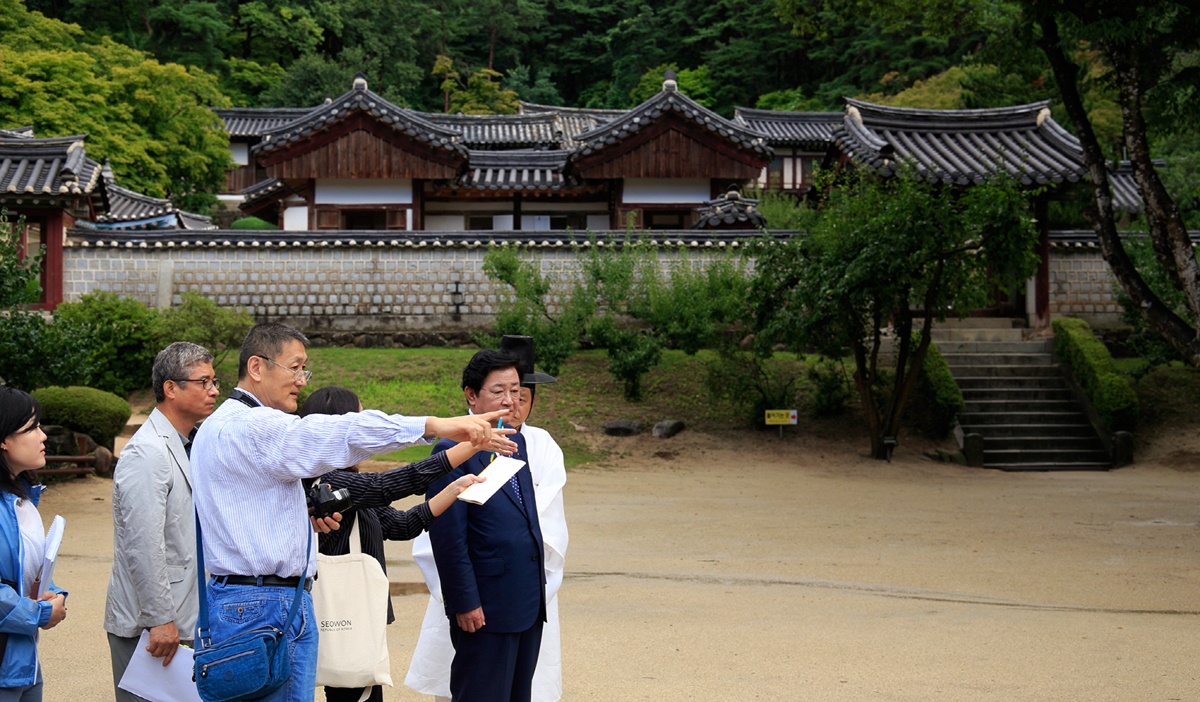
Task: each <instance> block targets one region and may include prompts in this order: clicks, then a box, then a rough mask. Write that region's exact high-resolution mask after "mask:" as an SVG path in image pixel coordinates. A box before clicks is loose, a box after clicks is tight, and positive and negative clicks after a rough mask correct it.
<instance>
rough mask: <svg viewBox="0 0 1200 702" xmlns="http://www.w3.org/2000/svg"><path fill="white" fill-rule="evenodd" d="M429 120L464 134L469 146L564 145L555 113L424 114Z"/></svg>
mask: <svg viewBox="0 0 1200 702" xmlns="http://www.w3.org/2000/svg"><path fill="white" fill-rule="evenodd" d="M421 115H422V116H423V117H425V118H426V119H428V120H429V121H430V122H432V123H434V124H436V125H438V126H440V127H443V128H444V129H446V130H449V131H456V132H458V133H460V134H461V135H462V137H461V139H462V142H463V144H465V145H466V146H467V148H470V149H488V148H495V147H500V148H507V149H513V148H518V149H519V148H533V147H538V146H541V147H549V148H562V142H563V139H564V135H563V133H562V129H561V128H560V125H559V124H558V120H557V119H556V118H555V115H553V114H551V113H545V114H538V115H443V114H431V113H421Z"/></svg>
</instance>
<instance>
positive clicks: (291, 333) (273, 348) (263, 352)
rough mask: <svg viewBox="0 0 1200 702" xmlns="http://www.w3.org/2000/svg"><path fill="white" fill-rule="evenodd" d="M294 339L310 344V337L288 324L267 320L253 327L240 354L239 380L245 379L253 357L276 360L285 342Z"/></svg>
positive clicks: (244, 341) (244, 340) (243, 343)
mask: <svg viewBox="0 0 1200 702" xmlns="http://www.w3.org/2000/svg"><path fill="white" fill-rule="evenodd" d="M292 340H295V341H299V342H300V343H301V344H304V345H305V346H308V337H307V336H305V335H303V334H301V333H300V332H299V331H298V330H296V329H293V328H291V327H289V326H288V325H286V324H280V323H278V322H266V323H263V324H258V325H255V326H254V327H252V328H251V329H250V331H248V332H246V338H245V339H243V340H242V352H241V354H240V355H239V356H238V380H244V379H245V377H246V367H247V366H248V365H249V363H250V359H251V358H252V357H254V356H262V357H265V358H269V359H271V360H274V359H275V357H276V356H278V355H279V353H280V352H281V351H283V346H284V344H286V343H287V342H289V341H292Z"/></svg>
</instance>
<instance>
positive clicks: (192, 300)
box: [154, 291, 254, 366]
mask: <svg viewBox="0 0 1200 702" xmlns="http://www.w3.org/2000/svg"><path fill="white" fill-rule="evenodd" d="M182 298H183V299H182V301H181V302H180V303H179V304H178V305H175V306H174V307H172V308H170V309H166V310H163V311H162V312H160V313H159V315H158V327H157V328H156V329H155V337H156V338H157V341H156V342H155V345H154V348H155V349H156V350H155V353H157V349H163V348H166V347H167V346H168V345H169V344H171V343H174V342H176V341H190V342H192V343H193V344H199V345H201V346H203V347H204V348H206V349H208V351H209V353H211V354H212V355H213V357H214V358H215V361H214V362H213V365H214V366H219V365H221V361H223V360H224V359H225V356H227V355H228V354H229V352H230V351H232V350H234V349H239V348H241V345H242V339H243V338H244V337H245V336H246V332H247V331H248V330H249V329H250V327H252V326H254V319H253V318H252V317H251V316H250V313H248V312H246V310H245V309H244V308H240V307H239V308H237V309H230V308H227V307H218V306H217V303H215V302H213V301H212V300H210V299H208V298H206V297H204V296H203V295H201V294H200V293H196V292H190V291H189V292H185V293H183V295H182Z"/></svg>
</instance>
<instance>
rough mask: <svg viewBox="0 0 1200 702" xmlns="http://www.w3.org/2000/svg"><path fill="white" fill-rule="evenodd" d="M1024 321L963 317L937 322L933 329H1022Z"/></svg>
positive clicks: (1011, 318)
mask: <svg viewBox="0 0 1200 702" xmlns="http://www.w3.org/2000/svg"><path fill="white" fill-rule="evenodd" d="M1024 328H1025V320H1023V319H1018V318H1015V317H963V318H962V319H957V318H951V319H947V320H946V321H944V322H938V323H937V326H935V327H934V329H935V330H936V329H1024Z"/></svg>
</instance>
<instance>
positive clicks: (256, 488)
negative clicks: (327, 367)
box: [191, 391, 429, 578]
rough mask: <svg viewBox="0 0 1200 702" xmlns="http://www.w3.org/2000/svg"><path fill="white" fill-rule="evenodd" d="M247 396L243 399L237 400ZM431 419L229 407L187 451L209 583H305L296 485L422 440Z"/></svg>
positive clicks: (304, 514)
mask: <svg viewBox="0 0 1200 702" xmlns="http://www.w3.org/2000/svg"><path fill="white" fill-rule="evenodd" d="M242 392H243V393H244V394H246V395H249V394H250V393H246V392H245V391H242ZM426 420H427V417H404V416H401V415H388V414H384V413H383V412H379V411H377V410H368V411H365V412H354V413H350V414H337V415H333V414H313V415H309V416H307V417H297V416H296V415H292V414H287V413H285V412H282V411H280V410H277V409H272V408H270V407H261V406H260V407H250V406H247V405H246V404H244V403H242V402H238V401H236V400H227V401H225V402H224V403H222V404H221V406H220V407H218V408H217V410H216V411H215V412H213V413H212V415H211V416H210V417H209V418H208V419H206V420H204V423H203V424H201V426H200V431H199V432H197V433H196V439H195V441H194V442H193V446H192V456H191V470H192V497H193V500H194V501H195V505H196V512H197V514H198V515H199V517H200V526H201V527H202V529H203V530H204V562H205V565H206V566H207V567H208V572H209V574H210V575H277V576H279V577H282V578H290V577H295V576H298V575H301V570H302V569H304V563H305V560H306V559H307V561H308V568H307V569H306V570H305V572H304V573H303V575H305V576H311V575H312V574H313V573H314V572H315V571H316V568H317V558H316V547H317V539H312V546H311V548H310V550H309V552H308V553H305V549H304V545H305V543H306V542H307V541H308V538H307V537H308V532H309V531H310V530H311V529H312V526H311V525H310V523H309V521H308V506H307V504H306V502H305V498H304V486H303V484H302V483H301V480H302V479H304V478H315V477H317V476H319V475H323V474H325V473H328V472H329V471H331V470H337V469H339V468H345V467H348V466H352V465H355V464H356V463H358V462H360V461H363V460H365V459H367V458H370V457H371V456H374V455H377V454H381V453H388V452H389V451H396V450H398V449H401V448H404V447H405V446H411V445H413V444H427V443H429V442H428V441H427V440H426V439H425V438H424V434H425V422H426Z"/></svg>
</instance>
